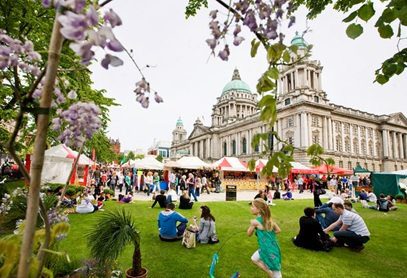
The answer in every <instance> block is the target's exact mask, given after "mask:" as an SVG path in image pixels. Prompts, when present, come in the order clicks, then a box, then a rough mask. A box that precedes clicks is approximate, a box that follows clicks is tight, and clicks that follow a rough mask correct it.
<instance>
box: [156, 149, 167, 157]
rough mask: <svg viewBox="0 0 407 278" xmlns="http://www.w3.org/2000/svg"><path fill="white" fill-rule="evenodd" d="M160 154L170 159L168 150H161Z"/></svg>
mask: <svg viewBox="0 0 407 278" xmlns="http://www.w3.org/2000/svg"><path fill="white" fill-rule="evenodd" d="M158 152H159V154H160V155H161V156H162V157H168V152H167V150H159V151H158Z"/></svg>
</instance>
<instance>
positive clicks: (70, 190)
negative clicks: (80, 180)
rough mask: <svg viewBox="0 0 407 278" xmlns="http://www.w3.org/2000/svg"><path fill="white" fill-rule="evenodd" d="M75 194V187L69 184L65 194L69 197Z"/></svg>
mask: <svg viewBox="0 0 407 278" xmlns="http://www.w3.org/2000/svg"><path fill="white" fill-rule="evenodd" d="M75 194H76V190H75V188H73V187H72V186H69V187H68V188H67V189H66V192H65V195H67V196H69V197H72V196H74V195H75Z"/></svg>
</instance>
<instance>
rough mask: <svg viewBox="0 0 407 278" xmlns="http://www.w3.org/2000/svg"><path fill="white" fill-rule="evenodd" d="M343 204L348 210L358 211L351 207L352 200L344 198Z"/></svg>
mask: <svg viewBox="0 0 407 278" xmlns="http://www.w3.org/2000/svg"><path fill="white" fill-rule="evenodd" d="M343 206H344V208H345V209H346V210H349V211H350V212H353V213H358V212H357V211H356V210H355V209H354V208H353V205H352V202H351V201H349V200H346V201H345V202H344V203H343Z"/></svg>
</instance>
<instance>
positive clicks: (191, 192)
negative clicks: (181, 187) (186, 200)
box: [187, 173, 198, 202]
mask: <svg viewBox="0 0 407 278" xmlns="http://www.w3.org/2000/svg"><path fill="white" fill-rule="evenodd" d="M187 186H188V193H189V197H191V195H192V197H194V200H195V202H198V199H197V198H196V194H195V179H194V175H193V174H192V173H189V174H188V179H187Z"/></svg>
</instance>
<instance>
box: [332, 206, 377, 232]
mask: <svg viewBox="0 0 407 278" xmlns="http://www.w3.org/2000/svg"><path fill="white" fill-rule="evenodd" d="M339 219H340V220H341V221H342V223H343V224H345V225H347V226H348V231H352V232H354V233H355V234H357V235H360V236H370V232H369V230H368V229H367V226H366V224H365V221H363V219H362V217H360V215H358V214H356V213H353V212H350V211H348V210H346V209H345V210H343V214H342V215H341V216H340V218H339Z"/></svg>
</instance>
